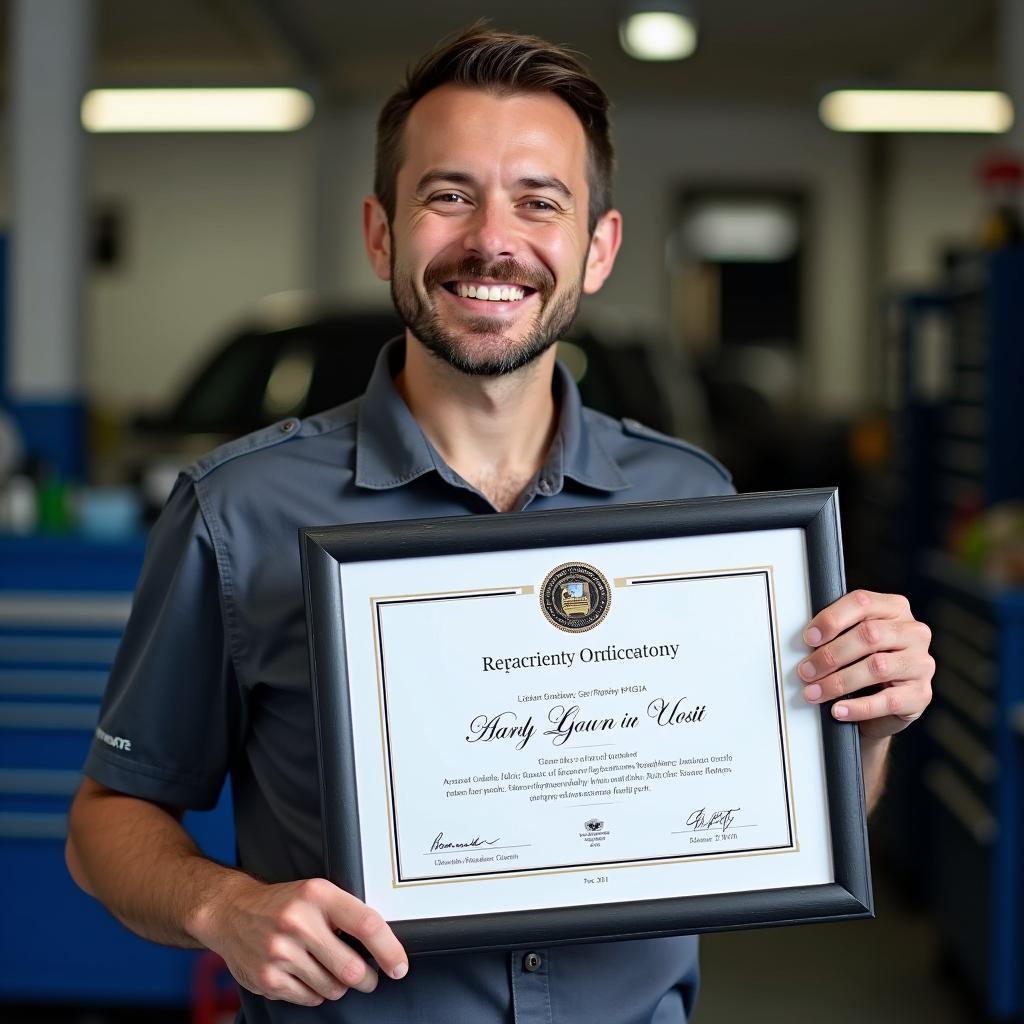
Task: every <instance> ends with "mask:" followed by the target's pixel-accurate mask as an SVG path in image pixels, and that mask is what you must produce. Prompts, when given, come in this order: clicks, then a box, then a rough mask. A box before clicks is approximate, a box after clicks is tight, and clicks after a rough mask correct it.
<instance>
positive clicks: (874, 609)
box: [67, 27, 933, 1024]
mask: <svg viewBox="0 0 1024 1024" xmlns="http://www.w3.org/2000/svg"><path fill="white" fill-rule="evenodd" d="M607 108H608V103H607V99H606V97H605V95H604V93H603V92H602V91H601V89H600V88H599V87H598V86H597V84H596V83H595V82H594V81H593V80H592V79H591V78H590V77H589V76H588V75H587V73H586V71H585V70H584V69H583V68H582V66H581V65H579V64H578V63H577V61H576V60H575V59H574V58H573V57H572V56H571V55H569V54H568V53H567V52H566V51H564V50H561V49H559V48H557V47H554V46H552V45H551V44H549V43H546V42H544V41H543V40H540V39H535V38H532V37H527V36H514V35H505V34H500V33H494V32H490V31H487V30H485V29H481V28H479V27H474V28H472V29H470V30H468V31H467V32H465V33H463V34H462V35H460V36H459V37H457V38H456V39H454V40H452V41H450V42H448V43H445V44H443V45H442V46H441V47H439V48H438V49H437V50H435V51H434V52H433V53H431V54H429V55H428V56H427V57H425V58H424V59H423V60H422V61H421V62H420V63H419V64H418V65H417V66H416V67H415V68H414V69H413V70H412V71H411V72H410V74H409V76H408V79H407V81H406V83H405V84H404V86H403V87H402V88H401V89H400V90H399V91H398V92H397V93H396V94H395V95H394V96H393V97H392V98H391V99H390V100H389V101H388V102H387V104H386V105H385V107H384V109H383V112H382V114H381V117H380V122H379V126H378V150H377V175H376V181H375V195H374V196H372V197H371V198H369V199H368V200H367V201H366V204H365V208H364V229H365V237H366V245H367V252H368V254H369V258H370V261H371V263H372V265H373V267H374V269H375V271H376V273H377V274H378V275H379V276H380V277H381V278H382V279H385V280H388V281H390V283H391V290H392V295H393V298H394V302H395V306H396V308H397V309H398V311H399V313H400V314H401V316H402V318H403V320H404V321H405V324H406V328H407V329H406V331H405V335H404V337H403V338H400V339H396V340H395V341H394V342H393V343H391V345H390V346H389V347H388V348H386V349H385V350H384V352H383V353H382V355H381V359H380V361H379V362H378V365H377V368H376V370H375V372H374V375H373V378H372V379H371V381H370V384H369V387H368V389H367V391H366V394H365V395H364V396H363V397H362V398H361V399H358V400H357V401H355V402H352V403H349V404H347V405H344V406H341V407H339V408H337V409H333V410H330V411H328V412H326V413H322V414H320V415H318V416H314V417H311V418H310V419H308V420H305V421H303V422H301V423H300V422H298V421H294V420H290V421H287V422H285V423H283V424H279V425H278V426H276V427H273V428H269V429H268V430H266V431H263V432H261V433H258V434H254V435H251V436H249V437H247V438H243V439H241V440H240V441H236V442H234V443H232V444H230V445H227V446H225V447H224V448H221V449H218V450H217V451H215V452H213V453H211V454H210V455H208V456H206V457H205V458H203V459H201V460H200V461H199V462H197V463H196V464H195V465H194V466H192V467H190V468H189V469H188V470H187V471H186V472H185V473H184V474H183V475H182V477H181V479H180V480H179V482H178V485H177V487H176V488H175V491H174V494H173V495H172V496H171V498H170V500H169V502H168V505H167V508H166V509H165V511H164V513H163V515H162V516H161V519H160V522H159V523H158V524H157V526H156V527H155V529H154V533H153V538H152V541H151V544H150V548H149V551H148V553H147V559H146V565H145V567H144V569H143V575H142V578H141V580H140V584H139V589H138V592H137V593H136V597H135V601H134V603H133V609H132V616H131V620H130V622H129V624H128V628H127V630H126V632H125V637H124V640H123V642H122V646H121V649H120V651H119V654H118V657H117V661H116V664H115V666H114V669H113V671H112V674H111V679H110V683H109V685H108V690H107V694H106V697H105V700H104V705H103V710H102V713H101V720H100V727H99V729H98V730H97V740H96V742H95V743H94V746H93V750H92V752H91V754H90V757H89V760H88V762H87V764H86V768H85V774H86V780H85V782H84V783H83V785H82V788H81V789H80V791H79V793H78V795H77V797H76V799H75V802H74V805H73V808H72V812H71V816H70V828H69V837H68V846H67V859H68V865H69V868H70V870H71V872H72V874H73V875H74V877H75V879H76V880H77V881H78V883H79V884H80V885H81V886H82V888H83V889H85V890H86V891H87V892H90V893H92V894H94V895H95V896H96V897H97V898H99V899H100V900H102V901H103V902H104V903H105V904H106V905H107V907H108V908H109V909H110V910H111V911H112V912H113V913H114V914H115V915H116V916H117V917H118V918H119V919H120V920H122V921H123V922H124V923H125V924H126V925H128V926H129V927H130V928H133V929H134V930H135V931H137V932H138V933H139V934H140V935H143V936H145V937H147V938H150V939H152V940H153V941H156V942H164V943H170V944H175V945H182V946H207V947H209V948H210V949H213V950H215V951H217V952H218V953H220V954H221V955H222V956H223V957H224V959H225V961H226V962H227V964H228V966H229V967H230V969H231V971H232V973H233V974H234V976H235V978H236V979H237V980H238V981H239V983H240V985H241V986H242V988H243V1015H244V1020H246V1021H248V1022H250V1024H255V1022H264V1021H268V1022H269V1021H282V1022H286V1021H300V1020H301V1021H308V1020H311V1019H316V1020H322V1021H339V1022H340V1021H351V1022H360V1021H366V1022H370V1021H373V1022H415V1021H422V1022H428V1021H429V1022H437V1021H445V1022H451V1024H461V1022H465V1024H499V1022H501V1024H504V1022H508V1021H516V1022H520V1024H522V1022H527V1021H529V1022H534V1021H536V1022H540V1021H545V1022H549V1024H550V1022H552V1021H566V1022H573V1021H587V1022H592V1021H600V1022H602V1024H627V1022H629V1024H634V1022H650V1024H670V1022H671V1024H679V1022H683V1021H685V1020H687V1018H688V1015H689V1013H690V1010H691V1008H692V1006H693V1003H694V1000H695V996H696V988H697V956H696V940H695V939H694V938H692V937H678V938H671V939H652V940H645V941H636V942H618V943H601V944H595V945H590V946H560V947H556V948H552V949H521V950H515V951H513V952H512V953H502V952H475V953H465V954H462V955H459V956H443V957H429V958H424V959H423V960H421V961H418V962H417V963H416V964H415V965H414V966H413V968H412V970H411V971H410V970H409V963H408V959H407V957H406V955H405V952H404V950H403V949H402V947H401V945H400V944H399V942H398V941H397V939H396V938H395V936H394V934H393V933H392V931H391V929H390V928H389V927H388V925H387V924H386V923H385V922H384V921H383V920H382V918H381V917H380V915H379V914H377V913H376V912H375V911H374V910H373V909H372V908H371V907H367V906H366V905H364V904H363V903H361V902H360V901H359V900H358V899H356V898H355V897H354V896H352V895H350V894H348V893H345V892H343V891H342V890H340V889H338V888H336V887H335V886H334V885H332V884H331V883H330V882H327V881H326V880H324V879H323V878H320V877H318V876H319V875H320V873H321V872H322V870H323V869H322V855H321V848H320V842H321V840H320V823H319V790H318V781H317V769H316V753H315V738H314V726H313V711H312V706H311V700H310V694H309V665H308V662H307V653H306V650H307V649H306V639H305V630H304V618H303V600H302V588H301V578H300V572H299V559H298V550H297V545H296V529H297V528H298V527H300V526H304V525H311V524H322V523H332V522H335V523H336V522H362V521H384V520H394V519H408V518H422V517H427V516H446V515H466V514H481V515H483V514H494V513H496V512H502V511H508V510H512V509H515V510H527V509H529V510H533V509H571V508H577V507H582V506H587V505H601V504H604V505H608V504H614V503H619V502H626V501H645V500H653V499H661V498H680V497H699V496H706V495H713V494H723V493H730V492H731V491H732V486H731V483H730V479H729V476H728V474H727V472H726V471H725V470H724V469H723V468H722V467H721V466H720V465H719V464H718V463H717V462H715V460H714V459H712V458H711V457H710V456H708V455H706V454H705V453H704V452H701V451H700V450H698V449H695V448H693V447H691V446H689V445H687V444H685V443H684V442H681V441H676V440H674V439H672V438H668V437H664V436H662V435H660V434H656V433H654V432H653V431H649V430H647V429H646V428H644V427H642V426H640V425H639V424H637V423H634V422H632V421H623V422H618V421H615V420H611V419H609V418H607V417H605V416H601V415H599V414H597V413H595V412H592V411H591V410H587V409H584V408H582V407H581V405H580V401H579V395H578V393H577V391H576V389H575V386H574V384H573V382H572V379H571V377H570V376H569V375H568V374H567V373H566V372H565V371H564V370H563V369H562V368H561V367H559V366H557V364H556V362H555V349H554V343H555V341H556V340H557V339H558V337H559V336H560V335H561V334H562V333H563V332H564V331H565V330H566V329H567V328H568V326H569V324H570V323H571V322H572V320H573V317H574V316H575V313H576V309H577V306H578V304H579V301H580V298H581V296H582V295H585V294H589V293H592V292H595V291H597V290H598V289H599V288H600V287H601V285H602V284H603V283H604V281H605V279H606V278H607V276H608V274H609V273H610V272H611V269H612V265H613V263H614V261H615V256H616V253H617V252H618V248H619V242H620V238H621V218H620V216H619V214H618V213H617V212H616V211H615V210H614V209H613V208H612V205H611V174H612V147H611V142H610V138H609V132H608V119H607ZM804 635H805V639H806V641H807V643H808V645H809V647H810V648H812V651H811V653H810V654H809V656H808V657H807V658H806V659H805V661H804V662H803V663H802V666H801V670H800V672H801V675H802V677H803V681H804V684H805V688H804V695H805V697H806V699H807V700H808V701H810V702H811V703H815V704H816V703H820V702H824V701H835V703H834V704H833V707H832V713H833V714H834V715H836V716H837V717H838V718H845V719H847V720H849V721H851V722H859V723H860V733H861V747H862V752H863V763H864V770H865V782H866V786H867V791H868V799H869V802H873V801H874V800H875V799H876V798H877V796H878V793H879V791H880V788H881V784H882V777H883V771H884V763H885V756H886V750H887V746H888V743H889V738H890V736H891V735H892V734H893V733H895V732H898V731H899V730H901V729H903V728H904V727H905V726H906V725H907V724H908V723H909V722H911V721H912V720H914V719H915V718H917V717H918V716H919V715H920V714H921V712H922V711H923V710H924V708H925V706H926V705H927V703H928V700H929V698H930V679H931V675H932V670H933V663H932V661H931V658H930V657H929V655H928V638H929V634H928V630H927V627H925V626H923V625H922V624H921V623H918V622H916V621H915V620H914V618H913V616H912V615H911V614H910V610H909V607H908V605H907V602H906V601H905V600H904V599H903V598H900V597H896V596H891V595H882V594H871V593H866V592H856V593H853V594H849V595H847V596H845V597H843V598H842V599H840V600H839V601H837V602H836V603H835V604H834V605H832V606H831V607H829V608H827V609H825V610H824V611H822V612H821V613H820V614H819V615H818V616H816V617H815V619H814V620H813V621H812V622H811V623H809V624H808V627H807V630H806V632H805V634H804ZM793 682H796V681H793ZM867 687H872V692H871V693H869V694H862V695H857V692H858V691H860V690H863V689H865V688H867ZM837 698H841V699H838V700H837ZM110 736H117V737H124V738H125V741H126V742H125V746H124V747H123V748H121V749H114V748H112V747H111V746H110V745H109V744H108V743H105V742H104V737H108V738H109V737H110ZM228 776H230V778H231V782H232V792H233V796H234V806H235V819H236V833H237V847H238V857H239V865H238V867H237V868H234V867H227V866H224V865H220V864H216V863H214V862H212V861H210V860H208V859H206V858H205V857H203V856H202V854H201V852H200V851H199V850H198V849H197V848H196V847H195V845H194V844H193V843H192V841H191V839H190V838H189V837H188V835H187V834H186V833H185V831H184V830H183V829H182V828H181V825H180V820H181V816H182V814H183V812H184V810H185V809H187V808H205V807H210V806H212V805H213V803H214V802H215V801H216V798H217V795H218V793H219V792H220V790H221V787H222V786H223V783H224V780H225V778H226V777H228ZM351 937H354V938H355V939H356V940H358V942H359V943H361V944H362V946H363V947H364V948H365V949H366V950H367V951H368V952H369V954H370V956H371V958H372V960H373V961H374V963H375V964H376V967H374V966H372V965H371V964H370V963H369V962H367V960H365V959H364V958H363V956H362V955H361V954H360V953H359V952H357V946H356V944H350V943H349V942H348V941H347V940H348V939H349V938H351ZM377 968H379V969H380V974H379V975H378V970H377ZM407 974H408V977H406V975H407ZM349 990H356V991H355V993H352V994H347V993H349ZM343 996H345V998H342V997H343ZM311 1007H316V1008H317V1009H315V1010H314V1009H311Z"/></svg>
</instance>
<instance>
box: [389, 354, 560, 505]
mask: <svg viewBox="0 0 1024 1024" xmlns="http://www.w3.org/2000/svg"><path fill="white" fill-rule="evenodd" d="M554 362H555V350H554V346H552V348H551V349H549V350H548V351H547V352H545V353H544V354H543V355H542V356H541V357H540V358H539V359H536V360H534V362H532V363H531V364H530V365H529V366H525V367H523V369H521V370H518V371H516V372H515V373H512V374H508V375H506V376H501V377H474V376H470V375H468V374H464V373H461V372H460V371H458V370H455V369H453V368H452V367H451V366H449V365H448V364H447V363H445V362H444V361H443V360H441V359H438V358H437V357H435V356H434V355H433V354H432V353H430V352H429V351H427V349H426V348H424V347H423V345H422V344H421V343H420V342H419V341H417V340H416V339H415V338H411V337H409V336H408V334H407V335H406V345H405V366H404V367H403V368H402V371H401V373H400V374H399V375H398V377H397V378H396V379H395V385H396V387H397V388H398V391H399V394H401V396H402V398H403V399H404V400H405V403H406V405H408V406H409V409H410V411H411V412H412V414H413V416H414V417H415V418H416V421H417V422H418V423H419V425H420V427H421V428H422V430H423V433H424V434H426V436H427V438H428V439H429V440H430V443H431V444H432V445H433V446H434V447H435V448H436V449H437V450H438V452H439V453H440V454H441V457H442V458H443V459H444V460H445V462H447V463H448V465H449V466H451V467H452V469H454V470H455V472H456V473H458V474H459V475H460V476H461V477H462V478H463V479H464V480H466V481H467V482H468V483H470V484H472V485H473V486H474V487H476V488H477V490H479V491H480V492H481V493H482V494H484V495H485V496H486V497H487V499H488V500H489V501H490V502H491V504H492V505H493V506H494V507H495V508H496V509H498V511H499V512H508V511H510V510H511V509H513V508H515V507H516V506H517V504H518V502H519V498H520V496H521V495H522V492H523V490H524V489H525V487H526V486H527V484H529V482H530V481H531V480H532V479H533V477H534V476H535V475H536V473H537V471H538V470H539V469H540V468H541V466H543V464H544V459H545V458H546V457H547V453H548V450H549V448H550V447H551V442H552V440H553V438H554V436H555V430H556V428H557V422H558V410H557V408H556V405H555V400H554V397H553V395H552V392H551V379H552V374H553V372H554Z"/></svg>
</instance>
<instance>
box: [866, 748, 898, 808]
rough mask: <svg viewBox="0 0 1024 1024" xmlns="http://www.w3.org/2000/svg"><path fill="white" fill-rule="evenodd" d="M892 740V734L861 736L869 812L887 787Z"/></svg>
mask: <svg viewBox="0 0 1024 1024" xmlns="http://www.w3.org/2000/svg"><path fill="white" fill-rule="evenodd" d="M891 741H892V737H891V736H883V737H880V738H877V739H876V738H873V737H866V736H861V741H860V759H861V768H862V770H863V772H864V800H865V803H866V804H867V809H868V812H869V813H870V812H871V811H873V810H874V808H875V805H876V804H877V803H878V801H879V799H880V798H881V796H882V792H883V791H884V789H885V777H886V773H887V770H888V764H889V744H890V743H891Z"/></svg>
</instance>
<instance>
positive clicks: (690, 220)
mask: <svg viewBox="0 0 1024 1024" xmlns="http://www.w3.org/2000/svg"><path fill="white" fill-rule="evenodd" d="M682 233H683V241H684V243H685V245H686V248H687V250H688V251H689V252H690V253H692V254H693V255H694V256H696V257H697V258H698V259H701V260H706V261H708V262H710V263H735V262H743V263H774V262H777V261H779V260H785V259H789V257H790V256H792V255H793V254H794V253H795V252H796V248H797V244H798V242H799V239H800V228H799V225H798V224H797V220H796V217H795V215H794V214H793V211H792V210H789V209H787V208H785V207H782V206H779V205H778V204H775V203H754V202H728V201H723V200H716V201H713V202H708V203H705V204H702V205H701V206H700V207H698V208H697V209H696V210H694V212H693V213H692V214H691V215H690V216H688V217H687V218H686V220H685V222H684V224H683V229H682Z"/></svg>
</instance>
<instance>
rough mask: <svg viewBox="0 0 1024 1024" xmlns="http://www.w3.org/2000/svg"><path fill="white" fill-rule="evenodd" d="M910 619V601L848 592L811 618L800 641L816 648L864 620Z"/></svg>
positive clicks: (869, 592) (867, 593)
mask: <svg viewBox="0 0 1024 1024" xmlns="http://www.w3.org/2000/svg"><path fill="white" fill-rule="evenodd" d="M912 618H913V616H912V615H911V613H910V602H909V601H908V600H907V599H906V598H905V597H902V596H901V595H899V594H875V593H873V592H872V591H870V590H851V591H850V593H849V594H844V595H843V596H842V597H841V598H839V600H838V601H835V602H833V603H832V604H830V605H829V606H828V607H827V608H824V609H822V611H820V612H818V614H817V615H815V616H814V618H813V619H811V621H810V622H809V623H808V624H807V628H806V629H805V630H804V640H805V641H806V642H807V644H808V646H810V647H819V646H820V645H821V644H826V643H828V642H829V641H830V640H834V639H835V638H836V637H837V636H839V634H840V633H843V632H845V631H846V630H848V629H849V628H850V627H851V626H854V625H856V624H857V623H858V622H861V621H862V620H864V619H912Z"/></svg>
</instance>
